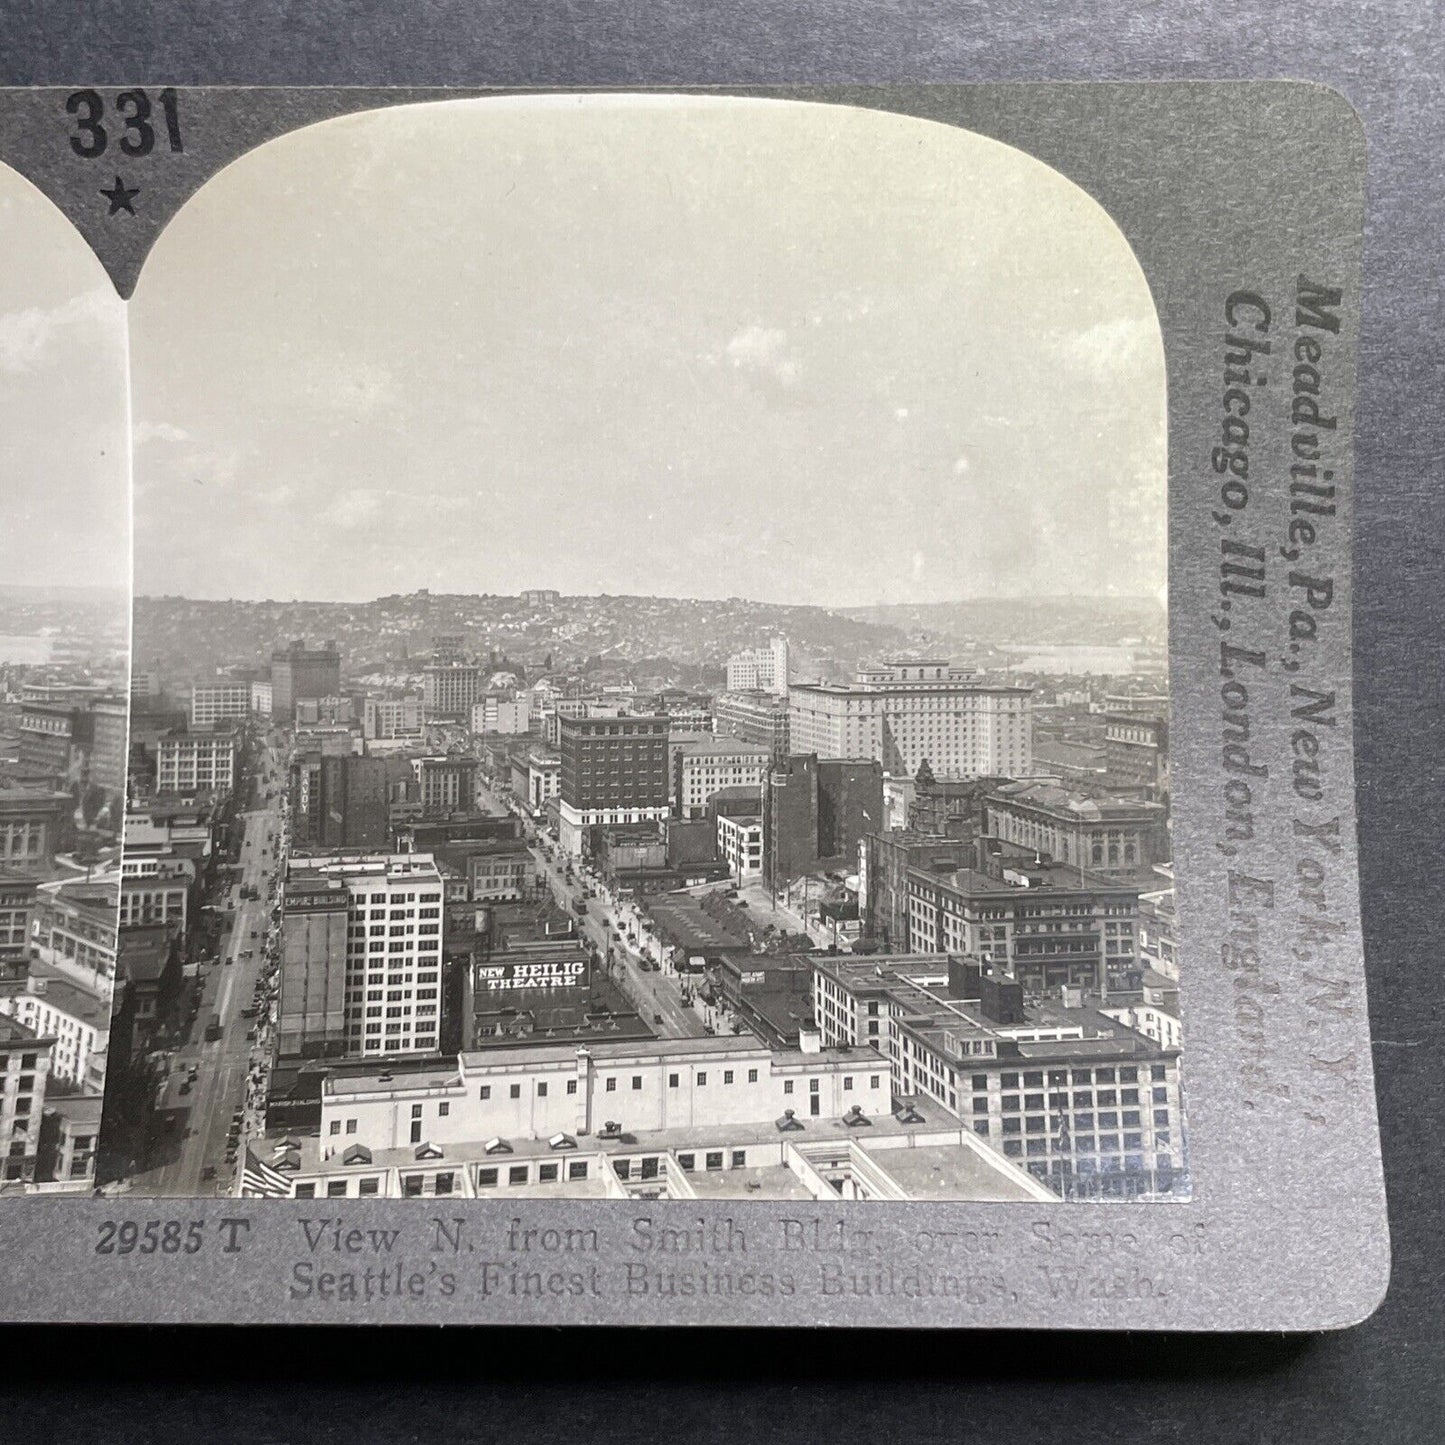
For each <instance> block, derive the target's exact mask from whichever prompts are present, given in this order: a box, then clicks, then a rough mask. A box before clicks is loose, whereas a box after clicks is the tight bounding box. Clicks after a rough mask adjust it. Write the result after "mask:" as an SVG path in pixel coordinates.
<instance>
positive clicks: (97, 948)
mask: <svg viewBox="0 0 1445 1445" xmlns="http://www.w3.org/2000/svg"><path fill="white" fill-rule="evenodd" d="M119 907H120V888H119V883H118V881H116V880H114V879H102V880H98V881H95V882H86V881H84V880H83V879H79V878H76V879H59V880H56V881H53V882H49V883H42V884H41V885H40V887H39V888H38V889H37V890H36V906H35V917H34V922H33V925H32V933H31V953H32V955H33V956H34V957H35V958H36V959H38V960H39V961H40V962H41V963H43V964H46V965H48V966H49V967H51V968H53V969H55V970H56V971H57V972H58V973H60V974H63V975H64V976H65V977H66V978H68V979H69V980H70V981H71V982H72V983H75V984H78V985H79V986H80V987H81V988H83V989H85V990H86V991H87V992H89V993H92V994H94V995H95V996H96V997H97V998H101V999H109V998H110V997H111V996H112V994H113V992H114V989H115V974H116V918H117V914H118V912H119Z"/></svg>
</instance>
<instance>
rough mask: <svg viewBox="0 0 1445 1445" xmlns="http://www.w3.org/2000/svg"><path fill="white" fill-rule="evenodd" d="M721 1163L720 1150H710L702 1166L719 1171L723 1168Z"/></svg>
mask: <svg viewBox="0 0 1445 1445" xmlns="http://www.w3.org/2000/svg"><path fill="white" fill-rule="evenodd" d="M722 1161H723V1156H722V1150H721V1149H712V1150H709V1151H708V1153H707V1156H706V1158H705V1160H704V1164H705V1166H706V1167H707V1168H708V1169H721V1168H722V1167H723V1162H722Z"/></svg>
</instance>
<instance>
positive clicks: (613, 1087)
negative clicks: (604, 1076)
mask: <svg viewBox="0 0 1445 1445" xmlns="http://www.w3.org/2000/svg"><path fill="white" fill-rule="evenodd" d="M607 1092H608V1093H609V1094H615V1093H616V1092H617V1080H616V1079H615V1078H613V1079H608V1081H607Z"/></svg>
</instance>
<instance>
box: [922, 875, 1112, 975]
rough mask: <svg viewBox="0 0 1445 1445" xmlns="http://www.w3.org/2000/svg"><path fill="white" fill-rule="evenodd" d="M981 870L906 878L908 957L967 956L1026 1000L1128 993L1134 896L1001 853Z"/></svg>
mask: <svg viewBox="0 0 1445 1445" xmlns="http://www.w3.org/2000/svg"><path fill="white" fill-rule="evenodd" d="M981 861H982V862H983V863H984V867H983V868H959V869H957V870H956V871H954V872H952V873H947V872H933V871H929V870H926V869H923V868H914V869H911V870H910V871H909V874H908V945H907V946H908V950H909V952H911V953H967V954H970V955H972V956H973V957H975V958H977V959H981V960H982V961H983V962H985V963H987V964H989V965H991V966H993V967H995V968H998V969H1001V970H1003V971H1004V972H1005V973H1006V974H1008V975H1009V976H1010V977H1011V978H1012V979H1014V980H1015V981H1016V982H1018V983H1019V984H1020V985H1021V986H1022V987H1023V989H1024V992H1025V994H1026V995H1027V996H1028V997H1029V998H1030V999H1042V998H1045V997H1048V996H1054V997H1057V996H1059V994H1060V991H1061V990H1062V989H1065V988H1068V989H1082V990H1083V991H1084V992H1085V993H1086V994H1087V995H1088V996H1090V997H1091V998H1094V999H1099V998H1105V997H1107V996H1108V995H1109V994H1119V993H1130V992H1133V991H1135V990H1137V988H1138V985H1139V979H1140V975H1141V969H1140V965H1139V958H1138V943H1139V940H1138V925H1139V890H1138V888H1137V887H1135V886H1131V885H1129V884H1126V883H1123V882H1121V881H1119V880H1117V879H1113V878H1106V877H1102V876H1100V875H1097V874H1093V873H1090V872H1088V871H1087V870H1085V869H1081V868H1079V867H1078V866H1077V865H1073V864H1065V863H1054V862H1050V861H1043V862H1038V861H1036V860H1035V859H1034V857H1033V855H1031V854H1028V853H1024V854H1017V853H1014V852H1012V851H1010V850H1008V849H1007V848H1006V847H1005V848H1004V849H1003V851H1001V852H997V853H994V854H992V855H990V856H988V857H986V858H984V859H982V860H981Z"/></svg>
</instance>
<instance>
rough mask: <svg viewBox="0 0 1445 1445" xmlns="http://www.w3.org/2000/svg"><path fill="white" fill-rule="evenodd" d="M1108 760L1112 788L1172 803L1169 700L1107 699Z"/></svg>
mask: <svg viewBox="0 0 1445 1445" xmlns="http://www.w3.org/2000/svg"><path fill="white" fill-rule="evenodd" d="M1104 759H1105V765H1106V769H1107V777H1108V782H1109V786H1110V787H1111V788H1117V789H1121V790H1130V791H1132V790H1137V791H1138V793H1139V796H1141V797H1144V798H1148V799H1150V800H1152V801H1154V802H1167V801H1168V799H1169V792H1170V784H1169V699H1168V698H1167V697H1116V696H1109V697H1106V698H1105V699H1104Z"/></svg>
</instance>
